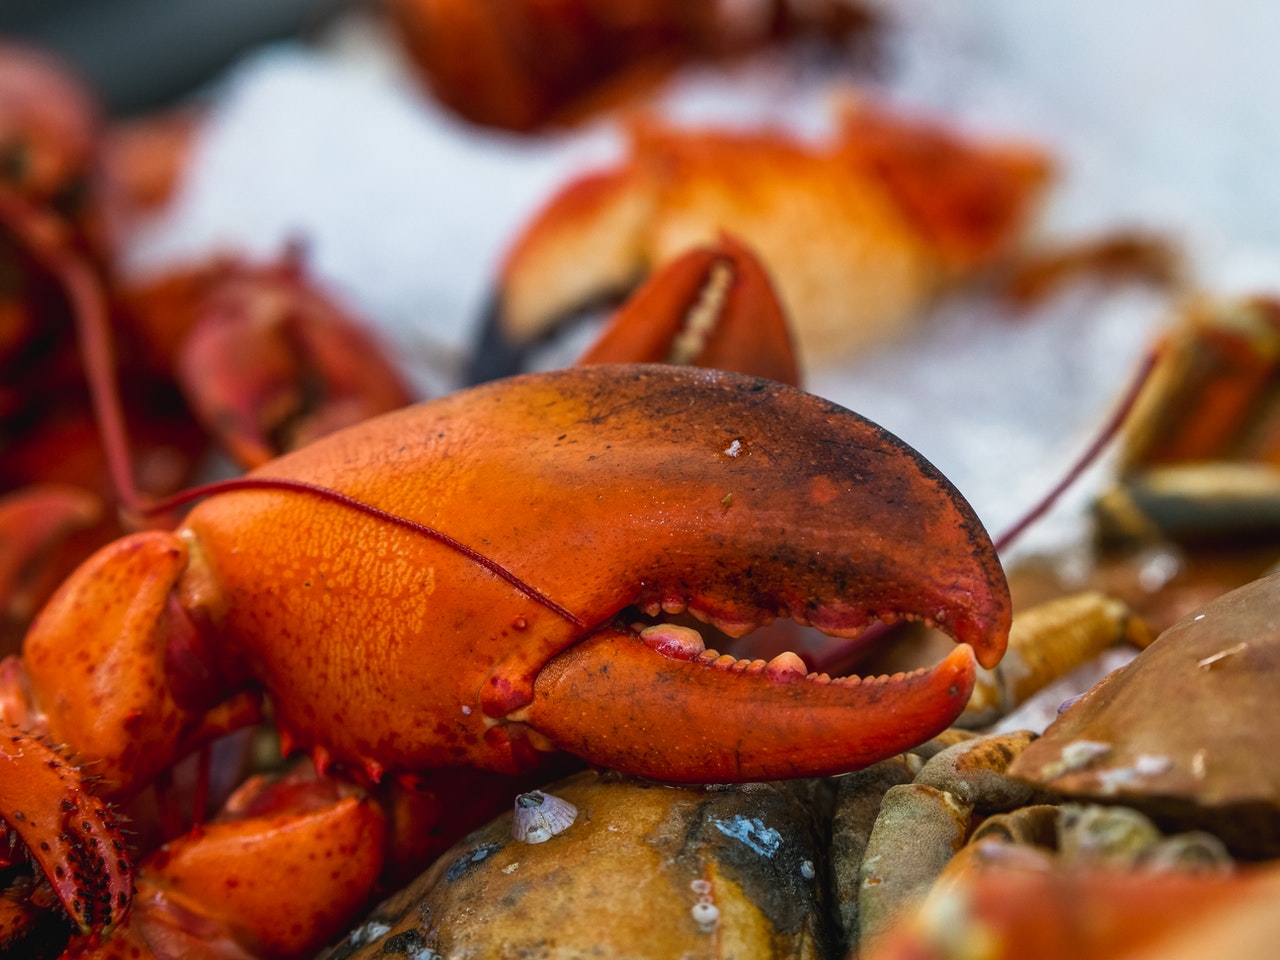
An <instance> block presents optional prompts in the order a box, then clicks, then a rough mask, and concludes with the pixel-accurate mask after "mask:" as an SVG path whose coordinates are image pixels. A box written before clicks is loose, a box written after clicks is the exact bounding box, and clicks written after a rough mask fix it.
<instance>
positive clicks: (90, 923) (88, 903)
mask: <svg viewBox="0 0 1280 960" xmlns="http://www.w3.org/2000/svg"><path fill="white" fill-rule="evenodd" d="M0 818H2V819H3V820H4V824H5V825H6V826H7V828H8V829H9V830H11V831H13V832H14V833H16V834H17V835H18V836H19V837H21V838H22V840H23V842H24V843H25V844H26V846H27V850H28V851H29V852H30V855H31V857H32V859H33V860H34V861H35V862H36V864H38V865H39V867H40V869H41V870H42V871H43V872H44V874H45V876H47V877H48V879H49V882H50V883H51V884H52V885H53V889H54V892H55V893H56V894H57V897H58V899H59V900H60V901H61V902H62V905H63V906H64V907H65V908H66V910H67V914H68V916H70V917H71V919H72V922H73V923H75V925H76V927H77V928H78V929H79V930H80V932H81V933H82V934H84V935H85V936H87V937H92V938H96V937H98V936H100V935H101V934H102V933H103V932H105V931H107V930H110V929H111V928H112V927H113V926H115V924H117V923H119V922H120V921H121V920H122V919H123V916H124V914H125V912H126V911H127V907H128V903H129V897H130V895H131V893H132V891H133V871H132V869H131V867H130V865H129V861H128V859H127V857H126V855H125V842H124V838H123V837H122V836H121V833H120V828H119V825H118V824H117V823H116V820H115V817H113V816H112V814H111V812H110V810H108V809H107V806H106V804H104V803H103V802H102V801H101V800H99V799H98V798H97V797H95V796H94V795H93V793H92V792H90V789H89V787H88V786H86V785H85V783H84V779H83V776H82V774H81V773H80V772H79V771H78V770H77V769H76V767H75V766H74V765H73V764H71V763H69V762H67V761H66V760H65V759H64V758H63V757H61V756H59V755H58V754H57V753H56V752H55V751H53V750H51V749H50V748H49V747H47V746H45V745H44V744H43V743H41V742H40V741H39V740H37V739H35V738H34V737H31V736H29V735H28V734H26V733H24V732H23V731H22V730H20V729H18V728H17V727H14V726H11V725H8V724H4V725H0ZM65 865H70V867H69V868H68V867H67V866H65Z"/></svg>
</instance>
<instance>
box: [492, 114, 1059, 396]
mask: <svg viewBox="0 0 1280 960" xmlns="http://www.w3.org/2000/svg"><path fill="white" fill-rule="evenodd" d="M631 134H632V143H631V153H630V155H629V157H628V158H627V159H626V160H625V161H624V162H622V163H621V164H619V165H618V166H615V167H612V168H609V169H605V170H601V171H597V172H595V173H591V174H588V175H585V176H582V177H580V178H578V179H576V180H573V181H572V182H570V183H569V184H567V185H566V186H564V187H563V188H562V189H561V190H560V192H559V193H557V194H556V195H555V196H554V197H553V198H552V199H551V200H550V201H549V202H548V203H547V204H546V206H544V207H543V209H542V210H541V211H540V212H539V213H538V214H537V215H535V216H534V218H533V219H532V221H531V222H530V223H529V224H528V225H527V226H526V227H525V228H524V229H523V230H522V231H521V233H520V234H519V236H518V237H517V238H516V239H515V241H514V242H513V243H512V245H511V247H510V248H509V251H508V254H507V257H506V259H505V262H504V264H503V266H502V268H501V271H500V275H499V279H498V289H497V291H496V292H495V302H494V308H493V311H492V313H491V315H490V316H489V317H488V319H487V323H488V328H487V329H486V331H485V333H484V335H483V336H484V342H483V344H482V348H481V349H480V350H479V351H477V352H478V354H479V355H481V356H483V354H484V353H485V352H486V350H492V348H494V347H495V346H496V347H497V348H498V350H497V353H498V355H499V356H505V357H508V358H516V357H518V356H519V354H520V350H521V349H523V348H526V347H527V346H528V345H529V344H532V343H535V342H537V341H538V340H540V339H541V338H544V337H545V336H547V335H548V333H549V332H550V331H551V330H552V329H553V328H555V327H556V326H557V325H558V324H560V323H562V322H563V321H564V320H566V319H568V318H569V317H571V316H573V315H574V314H575V313H577V312H581V311H583V310H584V309H587V308H589V307H591V306H592V305H595V304H598V303H600V302H601V301H604V300H607V299H609V298H613V297H617V296H618V295H620V294H622V293H625V292H626V291H627V290H628V289H630V288H631V287H632V286H634V285H635V284H636V283H637V282H639V281H640V280H641V279H643V278H644V277H645V276H647V275H648V274H650V273H652V272H653V271H655V270H656V269H658V268H659V267H660V266H662V265H663V264H665V263H667V262H669V261H670V260H672V259H673V258H675V257H676V256H678V255H679V254H681V253H683V252H685V251H686V250H688V249H690V248H691V247H695V246H697V245H700V244H705V243H712V242H714V241H715V240H716V238H717V237H718V236H719V235H720V234H721V233H729V234H732V235H733V236H734V237H736V238H737V239H738V240H739V241H741V242H742V243H744V244H746V245H747V246H749V247H751V249H752V250H753V251H754V252H755V253H756V255H757V256H758V257H759V258H760V261H761V263H762V264H763V265H764V268H765V269H766V271H768V273H769V275H770V277H771V278H772V280H773V282H774V283H775V284H776V286H777V290H778V294H779V297H780V299H781V301H782V304H783V306H784V308H785V309H786V312H787V314H788V316H789V317H790V319H791V321H792V323H793V324H794V328H793V330H794V335H795V339H796V344H797V348H798V351H799V354H800V360H801V362H802V363H809V362H813V361H815V360H817V359H820V358H824V357H826V358H829V357H830V356H831V355H832V354H833V353H835V354H841V353H843V354H847V353H849V352H851V351H853V350H855V349H859V348H863V347H866V346H868V345H870V344H873V343H876V342H880V341H883V340H885V339H888V338H889V337H892V336H895V335H896V334H898V333H899V332H900V330H901V329H902V327H903V326H904V325H905V324H906V323H908V322H909V321H910V320H911V319H912V318H913V317H914V316H916V315H918V314H919V313H920V312H921V309H922V308H923V307H924V306H925V305H926V304H928V303H929V302H930V300H931V299H932V298H934V297H935V296H936V295H937V294H938V293H939V292H940V291H942V290H944V289H945V288H946V287H947V286H948V285H950V284H953V283H955V282H956V281H958V280H961V279H963V278H965V277H969V276H972V275H973V274H975V273H977V272H979V271H981V270H982V269H983V268H985V267H987V266H990V265H992V264H993V263H995V262H996V261H998V260H999V259H1000V258H1001V257H1002V256H1004V255H1005V254H1007V253H1008V252H1009V251H1010V250H1011V248H1012V246H1013V244H1014V243H1016V241H1017V240H1018V239H1019V237H1020V234H1021V232H1022V230H1023V228H1024V227H1025V225H1026V224H1027V222H1028V220H1029V219H1030V217H1031V215H1032V213H1033V211H1034V210H1035V208H1036V206H1037V201H1038V200H1039V198H1040V196H1041V194H1042V193H1043V190H1044V187H1045V186H1046V184H1047V182H1048V178H1049V173H1050V169H1049V163H1048V161H1047V159H1046V157H1045V156H1044V155H1043V154H1042V153H1040V152H1039V151H1036V150H1034V149H1032V148H1029V147H1022V146H1011V145H1004V144H982V143H977V142H974V141H970V140H966V139H964V138H962V137H961V136H959V135H958V134H956V133H953V132H951V131H949V130H946V129H944V128H942V127H940V126H938V125H935V124H931V123H928V122H923V121H917V120H910V119H904V118H901V117H898V116H895V115H893V114H891V113H889V112H887V111H886V110H883V109H881V108H878V107H872V106H870V105H866V104H857V105H854V106H850V107H846V109H845V110H844V112H843V113H842V114H841V117H840V122H839V125H838V133H837V135H836V136H835V137H834V138H832V139H831V140H830V141H829V142H826V143H821V144H810V143H805V142H802V141H800V140H799V139H797V138H794V137H791V136H788V135H786V134H783V133H781V132H777V131H755V132H728V131H724V130H686V129H679V128H675V127H669V126H665V125H663V124H662V123H660V122H658V121H652V120H647V121H640V122H636V123H634V124H633V126H632V129H631ZM480 362H481V363H484V361H480ZM510 372H513V366H512V361H511V360H508V361H506V365H505V366H503V367H501V368H499V367H497V366H494V365H492V364H488V365H486V366H484V367H483V368H481V369H479V370H478V375H477V377H476V379H487V378H491V377H495V376H500V375H503V374H506V373H510Z"/></svg>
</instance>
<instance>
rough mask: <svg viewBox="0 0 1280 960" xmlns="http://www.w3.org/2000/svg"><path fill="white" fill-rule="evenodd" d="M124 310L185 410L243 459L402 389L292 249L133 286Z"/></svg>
mask: <svg viewBox="0 0 1280 960" xmlns="http://www.w3.org/2000/svg"><path fill="white" fill-rule="evenodd" d="M129 320H130V322H131V324H132V325H133V327H134V328H135V330H136V332H137V335H138V337H139V339H140V340H142V341H143V342H144V343H145V344H146V345H147V348H148V350H149V352H150V356H149V360H150V362H151V363H152V364H153V365H155V366H160V367H166V368H167V367H169V366H170V365H172V366H173V367H174V368H176V371H177V379H178V381H179V382H180V384H181V385H182V389H183V392H184V394H185V396H186V398H187V401H188V403H189V404H190V405H191V407H192V409H193V410H194V412H195V414H196V416H197V418H198V419H199V420H200V421H201V422H202V423H203V424H204V425H205V426H206V428H207V429H208V430H209V431H210V432H211V433H213V434H214V435H215V436H216V437H217V438H218V440H219V441H220V442H221V443H222V444H223V445H224V446H225V447H226V448H227V450H228V452H230V454H231V455H232V456H233V457H234V458H235V459H236V460H237V461H239V462H240V463H241V464H243V465H245V466H247V467H252V466H257V465H259V464H261V463H263V462H264V461H266V460H269V459H270V458H271V457H273V456H276V455H277V454H279V453H281V452H283V451H286V450H291V449H294V448H295V447H299V446H303V445H304V444H306V443H309V442H310V441H312V440H314V439H316V438H317V437H320V436H323V435H324V434H326V433H330V432H332V431H334V430H336V429H338V428H339V427H344V426H349V425H350V424H353V423H358V422H359V421H361V420H364V419H366V418H368V417H371V416H373V415H375V414H378V413H384V412H386V411H388V410H393V409H395V408H397V407H401V406H404V405H405V404H407V403H409V402H410V401H411V400H412V399H413V398H414V397H413V392H412V390H411V389H410V387H409V386H408V385H407V384H406V383H405V380H404V377H403V376H402V375H401V373H400V371H399V369H398V368H397V367H396V366H395V364H394V363H393V362H392V361H391V360H390V359H389V358H388V357H387V355H386V352H385V350H384V349H383V347H382V346H381V344H379V343H378V342H377V340H376V338H375V337H373V336H372V335H371V334H370V333H369V332H368V331H367V330H365V329H364V328H363V327H362V326H361V325H360V324H359V323H358V322H357V321H355V320H354V319H353V318H352V317H351V316H350V315H349V314H348V313H346V312H344V311H343V310H342V309H340V308H339V307H338V306H337V305H336V304H335V303H334V302H333V300H332V299H331V298H330V297H328V296H327V295H325V294H323V293H322V292H321V291H319V290H318V289H317V288H316V286H315V284H314V282H313V281H312V280H311V279H310V278H309V277H308V276H307V271H306V269H305V263H304V262H303V256H302V253H301V251H300V250H297V249H290V250H288V251H286V253H285V255H284V256H283V257H282V258H281V259H280V260H279V261H278V262H276V263H273V264H267V265H263V266H254V265H250V264H246V263H241V262H238V261H234V260H218V261H215V262H214V263H212V264H206V265H203V266H200V267H196V268H194V269H192V270H187V271H179V272H176V273H173V274H170V275H167V276H165V277H162V278H160V279H159V280H157V281H154V282H152V283H150V284H146V285H143V286H140V287H138V288H136V289H135V290H133V291H132V292H131V294H130V296H129Z"/></svg>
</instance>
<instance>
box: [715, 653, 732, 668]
mask: <svg viewBox="0 0 1280 960" xmlns="http://www.w3.org/2000/svg"><path fill="white" fill-rule="evenodd" d="M737 662H738V658H737V657H735V656H734V655H733V654H731V653H725V654H721V655H720V656H719V657H718V658H716V662H715V663H713V664H712V666H714V667H720V668H721V669H725V668H727V667H732V666H733V665H734V664H735V663H737Z"/></svg>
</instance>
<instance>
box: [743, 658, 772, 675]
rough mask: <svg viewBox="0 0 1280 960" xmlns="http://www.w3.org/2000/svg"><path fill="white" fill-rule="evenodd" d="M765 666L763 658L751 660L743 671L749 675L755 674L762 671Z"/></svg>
mask: <svg viewBox="0 0 1280 960" xmlns="http://www.w3.org/2000/svg"><path fill="white" fill-rule="evenodd" d="M767 666H768V664H767V663H766V662H765V661H763V660H752V661H751V662H750V663H748V664H747V667H746V669H745V670H744V671H743V673H747V674H750V675H751V676H755V675H756V674H758V673H764V668H765V667H767Z"/></svg>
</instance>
